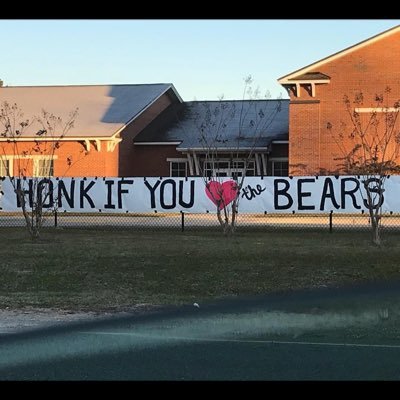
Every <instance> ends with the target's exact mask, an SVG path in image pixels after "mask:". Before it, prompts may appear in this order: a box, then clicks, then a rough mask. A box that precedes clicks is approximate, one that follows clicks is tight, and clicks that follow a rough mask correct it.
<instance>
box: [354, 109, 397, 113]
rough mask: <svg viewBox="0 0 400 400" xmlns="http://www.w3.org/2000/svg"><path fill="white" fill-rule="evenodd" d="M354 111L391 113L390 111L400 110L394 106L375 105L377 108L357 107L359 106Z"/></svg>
mask: <svg viewBox="0 0 400 400" xmlns="http://www.w3.org/2000/svg"><path fill="white" fill-rule="evenodd" d="M354 111H355V112H356V113H359V114H361V113H386V112H388V113H392V112H395V113H398V112H399V111H400V109H399V108H395V107H377V108H376V107H375V108H371V107H370V108H368V107H366V108H363V107H359V108H355V109H354Z"/></svg>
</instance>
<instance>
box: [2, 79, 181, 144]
mask: <svg viewBox="0 0 400 400" xmlns="http://www.w3.org/2000/svg"><path fill="white" fill-rule="evenodd" d="M168 90H171V92H173V93H174V94H175V96H176V97H177V98H178V99H179V101H182V100H181V98H180V97H179V95H178V93H177V92H176V90H175V88H174V86H173V85H172V84H170V83H161V84H141V85H82V86H81V85H79V86H78V85H74V86H5V87H0V103H2V102H4V101H7V102H8V103H10V104H13V103H16V104H17V105H18V107H19V108H20V109H21V110H22V112H23V113H24V118H28V119H31V118H33V116H40V113H41V110H42V109H44V110H46V111H47V112H49V113H52V114H54V115H56V116H57V117H61V118H62V120H63V121H65V122H66V121H67V120H68V115H69V113H70V112H71V111H74V110H75V109H76V108H78V116H77V118H76V120H75V124H74V127H73V128H72V129H71V130H70V131H68V132H67V134H66V137H71V138H73V137H87V138H91V137H97V138H102V137H104V138H106V137H111V136H113V135H114V134H115V133H117V132H119V131H120V130H122V129H123V128H124V127H125V126H126V125H127V124H128V123H129V122H131V121H132V120H133V119H135V118H136V117H138V116H139V115H140V114H141V113H142V112H143V111H144V110H145V109H146V108H147V107H149V106H150V105H151V104H152V103H154V102H155V101H156V100H157V99H158V98H159V97H160V96H161V95H163V94H164V93H166V92H167V91H168ZM37 130H38V126H37V125H36V126H35V125H33V126H32V127H31V129H30V131H27V132H24V135H23V137H32V136H34V134H35V132H37Z"/></svg>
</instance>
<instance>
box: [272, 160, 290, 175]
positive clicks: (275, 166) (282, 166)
mask: <svg viewBox="0 0 400 400" xmlns="http://www.w3.org/2000/svg"><path fill="white" fill-rule="evenodd" d="M288 175H289V162H288V161H272V176H288Z"/></svg>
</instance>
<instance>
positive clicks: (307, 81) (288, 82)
mask: <svg viewBox="0 0 400 400" xmlns="http://www.w3.org/2000/svg"><path fill="white" fill-rule="evenodd" d="M330 81H331V78H326V79H291V80H285V81H282V82H281V81H279V83H280V84H281V85H296V84H299V85H312V84H313V83H314V84H315V83H320V84H322V83H329V82H330Z"/></svg>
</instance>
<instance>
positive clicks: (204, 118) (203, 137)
mask: <svg viewBox="0 0 400 400" xmlns="http://www.w3.org/2000/svg"><path fill="white" fill-rule="evenodd" d="M244 82H245V85H244V91H243V98H242V101H239V102H238V101H225V100H224V99H223V96H221V97H220V99H219V100H218V101H217V102H200V103H201V105H200V111H199V112H198V113H197V115H196V116H195V121H196V129H197V133H198V137H197V141H198V144H199V146H200V148H201V151H200V153H201V154H200V157H201V159H200V160H199V162H198V167H199V172H200V176H201V177H202V178H203V181H204V184H205V187H206V194H207V195H208V197H209V198H210V199H211V200H212V201H213V203H214V204H215V206H216V215H217V218H218V221H219V223H220V225H221V227H222V230H223V233H224V234H225V235H230V234H232V233H234V232H235V229H236V223H237V214H238V212H239V203H240V199H241V198H242V197H243V194H242V195H241V191H242V189H243V186H244V181H245V177H246V176H249V175H250V176H255V175H257V173H256V160H255V152H256V150H257V149H259V148H261V147H264V148H265V149H266V144H265V143H266V142H267V141H268V138H267V136H268V128H269V127H270V125H271V123H272V122H273V120H274V119H275V117H276V115H277V114H278V113H279V112H280V111H281V101H280V99H278V100H277V101H267V100H266V99H264V100H261V99H260V91H259V89H258V88H257V89H253V87H252V83H253V80H252V78H251V76H249V77H247V78H245V80H244ZM268 96H269V95H268V94H266V96H265V98H267V97H268ZM228 178H231V179H228Z"/></svg>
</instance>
